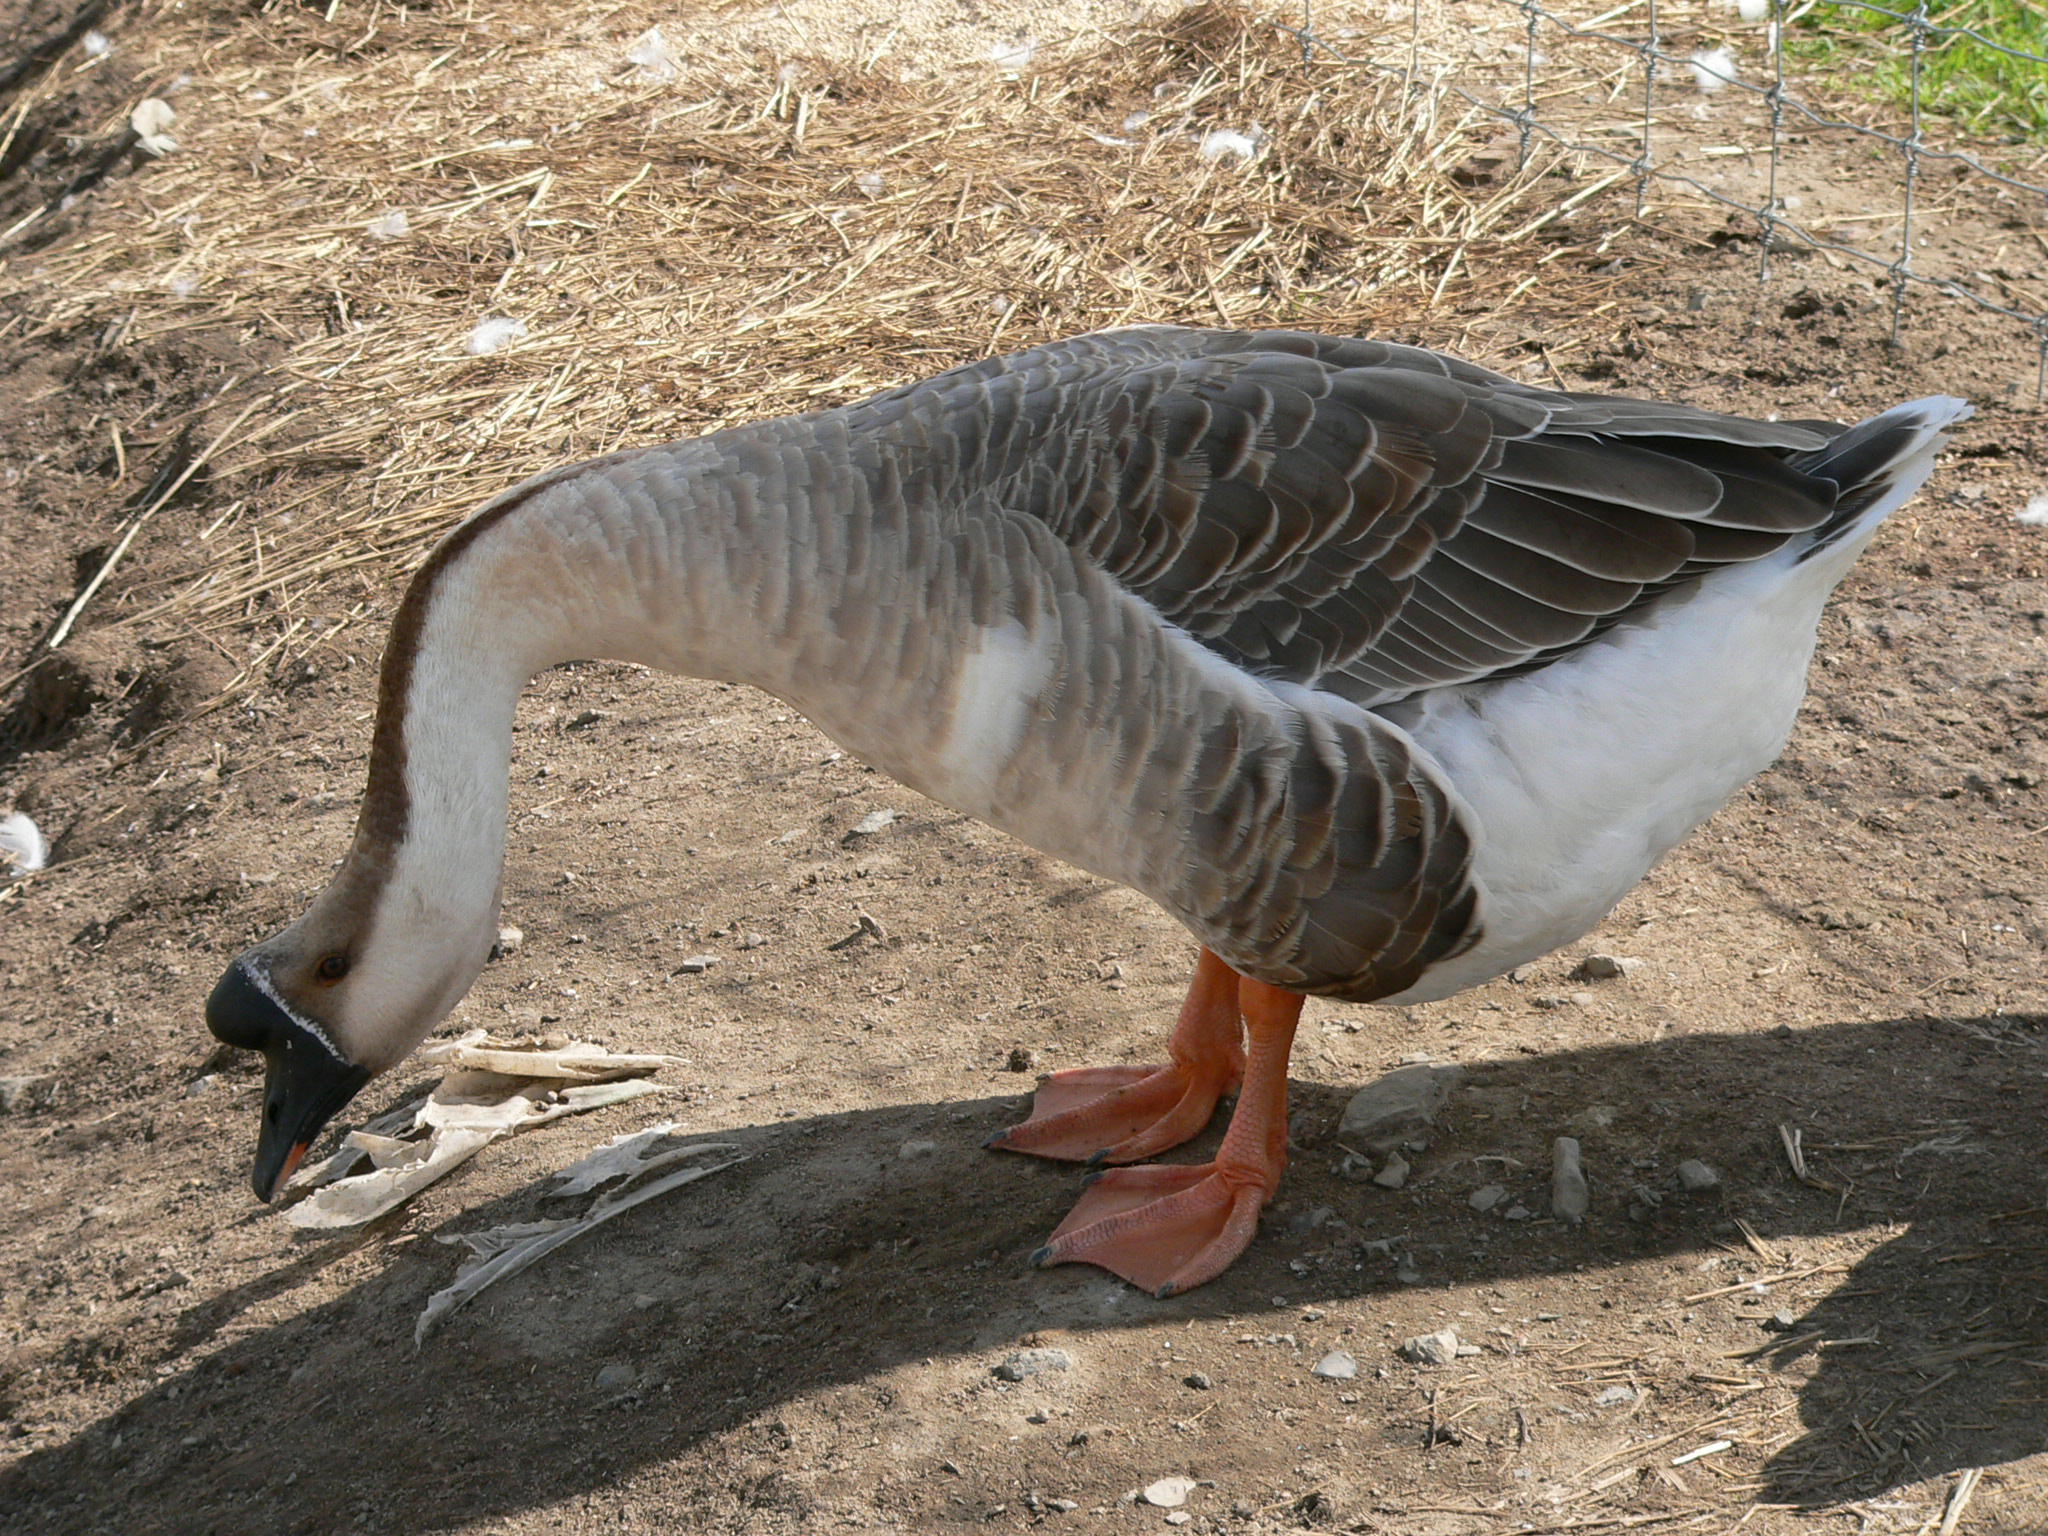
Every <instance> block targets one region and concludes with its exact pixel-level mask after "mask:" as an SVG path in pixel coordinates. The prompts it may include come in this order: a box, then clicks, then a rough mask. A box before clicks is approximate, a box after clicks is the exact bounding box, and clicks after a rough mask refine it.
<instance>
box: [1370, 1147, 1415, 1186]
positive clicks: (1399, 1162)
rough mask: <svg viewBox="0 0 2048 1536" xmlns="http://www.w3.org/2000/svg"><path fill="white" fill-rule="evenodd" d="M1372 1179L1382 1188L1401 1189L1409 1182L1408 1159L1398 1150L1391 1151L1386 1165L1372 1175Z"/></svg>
mask: <svg viewBox="0 0 2048 1536" xmlns="http://www.w3.org/2000/svg"><path fill="white" fill-rule="evenodd" d="M1372 1181H1373V1183H1375V1184H1377V1185H1379V1186H1380V1188H1382V1189H1399V1188H1400V1187H1401V1186H1402V1185H1403V1184H1406V1183H1407V1182H1408V1159H1407V1158H1405V1157H1403V1156H1402V1155H1401V1154H1400V1153H1398V1152H1389V1153H1388V1154H1387V1161H1386V1163H1385V1165H1384V1166H1383V1167H1381V1169H1380V1171H1379V1172H1378V1173H1376V1174H1374V1175H1373V1176H1372Z"/></svg>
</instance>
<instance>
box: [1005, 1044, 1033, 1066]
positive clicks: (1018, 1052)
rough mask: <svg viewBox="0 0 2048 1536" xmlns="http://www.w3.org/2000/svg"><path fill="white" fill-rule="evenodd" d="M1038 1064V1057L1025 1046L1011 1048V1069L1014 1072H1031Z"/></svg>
mask: <svg viewBox="0 0 2048 1536" xmlns="http://www.w3.org/2000/svg"><path fill="white" fill-rule="evenodd" d="M1037 1065H1038V1058H1037V1057H1036V1056H1034V1055H1032V1054H1031V1052H1029V1051H1027V1050H1025V1049H1024V1047H1023V1046H1021V1045H1020V1046H1016V1047H1014V1048H1013V1049H1012V1050H1011V1052H1010V1070H1011V1071H1012V1072H1029V1071H1030V1070H1031V1069H1032V1068H1033V1067H1035V1066H1037Z"/></svg>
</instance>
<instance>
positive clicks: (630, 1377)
mask: <svg viewBox="0 0 2048 1536" xmlns="http://www.w3.org/2000/svg"><path fill="white" fill-rule="evenodd" d="M635 1374H636V1373H635V1372H634V1370H633V1367H631V1366H630V1365H627V1364H626V1363H624V1362H623V1361H619V1360H614V1361H613V1362H612V1363H611V1364H610V1365H607V1366H605V1367H603V1368H602V1369H601V1370H599V1371H598V1373H597V1384H598V1386H599V1387H600V1388H602V1389H604V1390H607V1391H611V1390H615V1389H617V1388H620V1387H630V1386H631V1385H633V1381H634V1376H635Z"/></svg>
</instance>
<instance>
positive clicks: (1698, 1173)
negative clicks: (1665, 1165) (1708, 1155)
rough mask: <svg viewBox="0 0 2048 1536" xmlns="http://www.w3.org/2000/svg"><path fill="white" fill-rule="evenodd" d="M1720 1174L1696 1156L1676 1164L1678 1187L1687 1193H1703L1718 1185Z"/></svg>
mask: <svg viewBox="0 0 2048 1536" xmlns="http://www.w3.org/2000/svg"><path fill="white" fill-rule="evenodd" d="M1720 1183H1721V1175H1720V1174H1718V1173H1716V1172H1714V1170H1713V1169H1712V1168H1711V1167H1709V1166H1708V1165H1707V1164H1705V1163H1703V1162H1701V1161H1700V1160H1699V1159H1698V1158H1696V1157H1688V1158H1687V1159H1686V1160H1685V1161H1684V1162H1682V1163H1680V1164H1679V1165H1678V1187H1679V1188H1680V1189H1682V1190H1684V1191H1685V1192H1686V1193H1687V1194H1689V1195H1703V1194H1705V1193H1706V1192H1707V1191H1708V1190H1710V1189H1715V1188H1718V1187H1719V1186H1720Z"/></svg>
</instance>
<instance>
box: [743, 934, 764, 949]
mask: <svg viewBox="0 0 2048 1536" xmlns="http://www.w3.org/2000/svg"><path fill="white" fill-rule="evenodd" d="M767 942H768V940H767V938H766V937H765V936H763V935H761V934H758V933H743V934H741V935H740V948H741V949H760V948H761V947H763V946H764V945H765V944H767Z"/></svg>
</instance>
